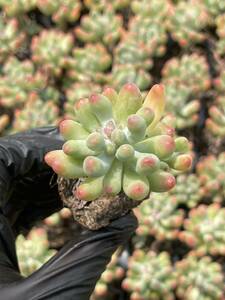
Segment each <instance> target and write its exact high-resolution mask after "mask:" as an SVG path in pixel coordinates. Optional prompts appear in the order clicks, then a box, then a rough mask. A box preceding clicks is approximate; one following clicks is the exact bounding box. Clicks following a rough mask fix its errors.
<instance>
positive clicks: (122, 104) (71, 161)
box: [45, 84, 192, 201]
mask: <svg viewBox="0 0 225 300" xmlns="http://www.w3.org/2000/svg"><path fill="white" fill-rule="evenodd" d="M164 106H165V97H164V89H163V86H162V85H155V86H153V87H152V89H151V90H150V92H149V94H148V95H147V97H146V98H145V100H144V102H143V99H142V95H141V92H140V90H139V89H138V88H137V86H135V85H134V84H126V85H124V86H123V87H122V88H121V90H120V91H119V93H118V94H117V92H116V91H115V90H113V89H112V88H107V89H106V90H105V91H104V92H103V94H93V95H92V96H90V98H89V99H88V98H85V99H81V100H79V101H78V102H76V104H75V116H76V119H77V121H73V120H65V121H63V122H62V123H61V124H60V132H61V134H62V136H63V137H64V139H65V140H66V143H65V144H64V145H63V149H62V150H55V151H51V152H49V153H48V154H47V155H46V157H45V160H46V162H47V164H49V165H50V166H51V167H52V168H53V170H54V171H55V172H56V173H57V174H58V175H60V176H63V177H66V178H80V177H84V182H83V183H82V184H81V185H79V187H78V188H77V189H76V197H77V198H78V199H82V200H86V201H90V200H95V199H96V198H98V197H99V196H100V195H102V194H106V195H114V196H115V195H117V194H118V193H120V192H121V190H122V191H123V192H124V193H125V194H126V195H127V197H129V198H131V199H133V200H143V199H145V198H148V196H149V194H150V191H152V192H166V191H168V190H170V189H171V188H173V187H174V185H175V177H174V176H173V175H172V174H171V169H175V170H178V171H185V170H187V169H189V168H190V166H191V163H192V157H191V155H190V154H188V151H189V142H188V140H187V139H186V138H184V137H177V138H174V129H173V128H172V127H171V126H169V125H170V124H169V121H170V118H169V119H168V118H167V116H164ZM163 117H164V118H163ZM161 118H163V119H162V120H161ZM93 187H94V188H93Z"/></svg>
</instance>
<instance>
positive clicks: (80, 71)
mask: <svg viewBox="0 0 225 300" xmlns="http://www.w3.org/2000/svg"><path fill="white" fill-rule="evenodd" d="M72 55H73V57H72V58H70V59H68V61H67V63H66V65H67V81H72V82H74V81H79V82H92V83H99V84H103V83H105V82H106V81H107V76H106V74H105V72H106V71H107V70H108V69H109V68H110V66H111V63H112V58H111V56H110V54H109V53H108V52H107V50H106V48H105V47H104V46H103V45H102V44H87V45H85V47H83V48H74V49H73V53H72Z"/></svg>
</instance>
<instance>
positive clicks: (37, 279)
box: [0, 127, 137, 300]
mask: <svg viewBox="0 0 225 300" xmlns="http://www.w3.org/2000/svg"><path fill="white" fill-rule="evenodd" d="M61 146H62V140H61V138H60V136H59V134H58V132H57V129H56V128H53V127H46V128H41V129H35V130H31V131H27V132H25V133H20V134H16V135H12V136H8V137H4V138H1V139H0V300H14V299H16V300H18V299H19V300H20V299H21V300H37V299H49V300H53V299H54V300H64V299H65V300H67V299H68V300H69V299H71V300H88V299H89V297H90V295H91V293H92V291H93V289H94V286H95V284H96V281H97V280H98V279H99V277H100V275H101V273H102V272H103V271H104V269H105V267H106V264H107V263H108V262H109V261H110V258H111V255H112V253H113V252H114V251H115V250H116V249H117V248H118V246H120V245H122V244H123V243H125V242H126V241H127V239H128V238H129V237H130V235H131V234H132V232H133V231H134V230H135V228H136V226H137V223H136V219H135V217H134V216H133V214H132V213H131V214H129V215H127V216H124V217H122V218H120V219H118V220H115V221H113V222H112V223H111V224H110V226H108V227H106V228H103V229H101V230H99V231H88V230H84V231H83V232H82V233H81V234H80V235H79V236H74V238H73V239H72V240H71V241H70V242H69V243H67V244H66V245H65V246H64V247H63V248H62V249H61V250H60V251H59V252H58V253H57V254H56V255H55V256H54V257H53V258H52V259H51V260H50V261H49V262H47V263H46V264H45V265H44V266H43V267H42V268H41V269H39V270H38V271H36V272H35V273H33V274H32V275H31V276H29V277H28V278H23V277H22V276H21V275H20V273H19V268H18V262H17V257H16V251H15V236H16V234H18V233H19V232H21V230H24V229H25V230H28V229H29V228H30V227H31V226H32V224H33V223H34V222H35V221H37V220H39V219H41V218H44V217H46V216H48V215H50V214H51V213H52V212H54V211H57V210H59V209H60V208H61V207H62V203H61V201H60V199H59V196H58V193H57V185H56V177H55V176H53V173H52V171H51V170H50V169H49V168H48V167H47V165H46V164H45V163H44V162H43V156H44V155H45V153H46V152H48V151H50V150H52V149H58V148H60V147H61Z"/></svg>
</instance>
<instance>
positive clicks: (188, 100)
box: [166, 82, 200, 129]
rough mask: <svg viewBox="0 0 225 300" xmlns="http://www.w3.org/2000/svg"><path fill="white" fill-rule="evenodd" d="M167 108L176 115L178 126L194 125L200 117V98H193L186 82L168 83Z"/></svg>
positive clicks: (180, 127)
mask: <svg viewBox="0 0 225 300" xmlns="http://www.w3.org/2000/svg"><path fill="white" fill-rule="evenodd" d="M166 100H167V101H166V110H167V111H168V112H171V113H172V114H173V115H174V116H175V117H176V120H175V122H176V128H178V129H183V128H188V127H192V126H194V125H195V124H196V123H197V122H198V119H199V116H198V113H199V110H200V101H199V99H193V96H192V93H191V91H190V89H189V88H188V87H187V86H186V85H185V84H183V83H182V84H179V83H176V82H171V83H168V84H167V85H166Z"/></svg>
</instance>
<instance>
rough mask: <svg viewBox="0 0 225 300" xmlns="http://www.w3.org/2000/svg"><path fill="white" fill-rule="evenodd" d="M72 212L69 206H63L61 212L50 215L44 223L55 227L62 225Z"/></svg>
mask: <svg viewBox="0 0 225 300" xmlns="http://www.w3.org/2000/svg"><path fill="white" fill-rule="evenodd" d="M71 215H72V213H71V210H70V209H69V208H66V207H64V208H62V209H61V210H60V211H59V212H56V213H54V214H52V215H50V216H49V217H47V218H45V219H44V221H43V223H44V224H45V225H47V226H50V227H54V226H58V225H59V226H60V225H62V221H63V220H65V219H69V218H70V217H71Z"/></svg>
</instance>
